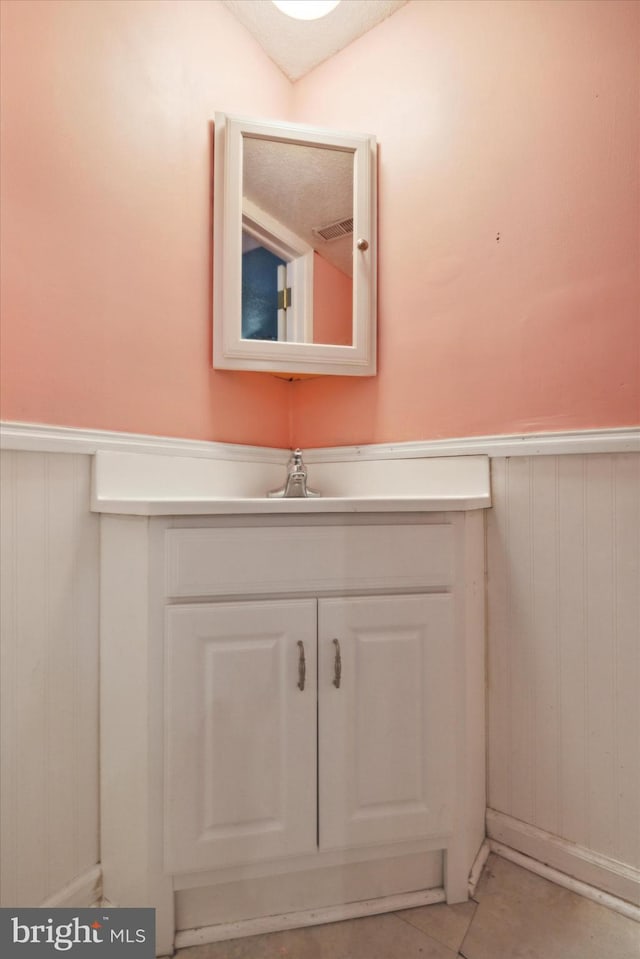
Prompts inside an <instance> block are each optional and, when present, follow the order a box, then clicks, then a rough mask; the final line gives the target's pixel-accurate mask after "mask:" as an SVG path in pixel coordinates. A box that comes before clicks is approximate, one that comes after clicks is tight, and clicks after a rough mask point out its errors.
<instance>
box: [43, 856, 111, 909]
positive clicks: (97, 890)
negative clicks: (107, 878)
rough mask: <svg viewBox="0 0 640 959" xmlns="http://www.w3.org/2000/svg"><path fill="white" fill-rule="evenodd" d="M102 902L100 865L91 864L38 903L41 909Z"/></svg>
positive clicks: (91, 904)
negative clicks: (89, 867) (80, 873)
mask: <svg viewBox="0 0 640 959" xmlns="http://www.w3.org/2000/svg"><path fill="white" fill-rule="evenodd" d="M101 904H102V867H101V866H100V865H96V866H92V867H91V869H87V871H86V872H83V873H82V875H80V876H77V877H76V878H75V879H74V880H72V882H70V883H68V884H67V885H66V886H63V887H62V889H59V890H58V891H57V892H56V893H54V894H53V895H52V896H49V897H48V899H45V900H44V902H42V903H41V904H40V907H41V908H43V909H57V908H63V909H64V908H68V909H85V908H90V907H92V906H99V905H101Z"/></svg>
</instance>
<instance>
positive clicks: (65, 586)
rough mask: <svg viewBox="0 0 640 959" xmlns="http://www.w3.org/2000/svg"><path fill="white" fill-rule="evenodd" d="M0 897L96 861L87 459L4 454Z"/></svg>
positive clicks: (6, 899)
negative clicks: (0, 854)
mask: <svg viewBox="0 0 640 959" xmlns="http://www.w3.org/2000/svg"><path fill="white" fill-rule="evenodd" d="M0 468H1V473H0V483H1V487H0V490H1V495H0V503H1V509H2V513H1V523H2V526H1V532H2V537H1V539H2V580H1V590H2V594H1V595H2V604H1V606H2V645H1V661H0V662H1V674H0V683H1V686H0V692H1V704H2V705H1V709H2V713H1V719H2V724H1V725H2V728H1V734H2V740H1V744H2V753H1V792H0V799H1V805H0V816H1V818H0V838H1V841H2V859H1V867H0V880H1V886H0V896H1V899H0V901H1V903H2V905H3V906H12V905H20V906H37V905H39V904H40V903H41V902H43V901H44V900H45V899H47V898H49V897H50V896H55V895H56V894H57V893H58V892H59V890H60V889H62V888H63V887H65V886H66V885H67V884H69V883H72V882H73V881H74V880H75V879H77V878H78V877H79V876H81V875H82V874H84V873H85V872H86V871H87V870H88V869H90V868H91V867H92V866H94V865H95V863H97V861H98V856H99V854H98V555H99V554H98V542H99V541H98V536H99V527H98V518H97V517H96V516H94V515H92V514H91V513H90V512H89V494H90V489H89V480H90V457H88V456H76V455H67V454H48V453H23V452H3V453H2V456H1V457H0Z"/></svg>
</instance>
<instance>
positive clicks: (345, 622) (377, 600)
mask: <svg viewBox="0 0 640 959" xmlns="http://www.w3.org/2000/svg"><path fill="white" fill-rule="evenodd" d="M452 606H453V600H452V597H451V595H450V594H430V595H422V596H416V595H411V596H386V597H369V598H360V597H358V598H354V599H322V600H319V603H318V614H319V630H318V644H319V645H318V664H319V665H318V671H319V702H318V714H319V731H318V742H319V757H318V766H319V815H320V821H319V837H320V848H321V849H339V848H345V847H349V846H360V845H368V844H372V843H381V842H396V841H404V840H408V839H413V838H418V837H428V836H430V835H438V836H442V835H443V834H446V833H447V832H448V831H450V830H451V825H452V824H451V810H452V806H453V803H452V799H453V795H452V793H453V777H454V771H455V732H454V722H455V703H454V701H453V697H452V691H453V689H454V688H455V685H454V681H453V680H454V677H453V664H454V634H453V609H452ZM336 640H337V643H336V642H335V641H336ZM338 644H339V653H340V658H341V670H339V669H338V668H337V656H338ZM338 672H340V673H341V674H340V677H339V686H338V685H336V683H337V682H338V675H337V673H338Z"/></svg>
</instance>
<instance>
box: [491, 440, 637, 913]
mask: <svg viewBox="0 0 640 959" xmlns="http://www.w3.org/2000/svg"><path fill="white" fill-rule="evenodd" d="M492 495H493V504H494V508H493V509H492V510H490V511H489V513H488V519H487V523H488V542H487V549H488V570H489V575H488V679H489V702H488V716H489V736H488V739H489V807H490V809H492V810H495V811H496V812H498V813H501V814H503V815H502V816H499V817H496V816H492V815H491V813H490V815H489V834H490V835H492V833H493V834H494V838H496V839H501V841H503V842H506V843H507V844H510V845H514V846H515V847H516V848H520V849H521V851H522V852H524V853H526V854H528V855H533V856H535V857H536V858H543V857H544V855H549V856H550V858H547V859H544V861H550V862H553V856H554V855H555V853H553V852H552V845H553V846H554V848H555V851H556V852H558V850H560V849H561V850H562V853H563V860H562V865H560V866H559V868H562V869H564V870H565V871H569V872H571V873H572V874H573V875H575V876H576V877H577V878H579V879H584V881H586V882H590V881H593V871H592V866H594V865H597V866H598V867H599V869H600V873H599V877H600V880H601V881H602V882H603V888H609V889H610V891H612V892H614V894H616V895H621V896H622V897H623V898H628V897H629V885H628V881H629V880H630V879H633V878H634V876H635V881H636V886H635V888H636V890H637V889H638V886H637V880H638V879H640V873H638V871H637V870H638V867H639V866H640V814H639V811H640V693H639V691H640V535H639V530H640V455H638V454H633V453H628V454H611V455H590V456H582V455H574V456H540V457H530V458H529V457H522V458H516V459H509V458H507V459H496V460H493V461H492ZM518 824H520V827H523V825H524V824H527V825H529V826H532V827H535V830H534V832H533V833H532V831H531V830H527V829H526V828H518ZM507 826H509V829H508V837H507V836H506V833H505V829H506V828H507ZM496 829H498V833H496ZM544 834H549V842H547V843H546V844H545V843H544V842H543V843H542V846H541V845H540V842H541V837H542V838H544ZM532 836H535V839H536V842H537V845H536V846H535V851H534V847H533V846H532V845H531V842H530V841H529V840H532ZM552 837H556V838H557V839H559V840H565V841H566V842H564V843H557V842H556V843H555V844H553V843H552V842H551V839H552ZM523 844H524V845H526V846H527V848H523ZM569 844H573V845H574V846H575V847H576V854H575V855H574V856H573V857H571V856H568V855H567V853H568V851H569ZM545 850H546V851H545ZM585 851H590V852H591V853H593V854H595V856H593V857H591V861H590V862H588V863H587V860H586V859H585ZM556 858H557V857H556ZM587 858H589V857H587ZM607 860H610V861H611V865H612V868H611V869H610V870H609V873H610V875H609V879H608V880H607V882H608V886H607V884H606V883H605V881H604V880H605V879H606V878H607V877H606V875H605V873H607V868H606V865H607ZM581 864H582V865H581ZM585 864H586V865H585ZM619 864H626V865H627V866H630V867H632V870H631V872H630V871H629V870H625V869H623V868H622V869H618V868H617V866H618V865H619ZM634 869H635V873H634V872H633V870H634ZM585 870H586V873H585ZM590 870H591V871H590ZM620 875H623V877H624V882H623V883H622V884H621V883H620V882H619V881H618V880H619V876H620ZM616 877H618V878H616ZM609 880H610V881H609Z"/></svg>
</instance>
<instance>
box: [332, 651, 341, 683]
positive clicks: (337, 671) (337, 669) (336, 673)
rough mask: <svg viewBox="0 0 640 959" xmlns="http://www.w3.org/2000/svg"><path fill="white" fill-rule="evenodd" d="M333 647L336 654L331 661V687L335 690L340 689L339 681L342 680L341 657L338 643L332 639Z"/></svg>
mask: <svg viewBox="0 0 640 959" xmlns="http://www.w3.org/2000/svg"><path fill="white" fill-rule="evenodd" d="M333 645H334V646H335V648H336V653H335V657H334V660H333V685H334V686H335V687H336V689H340V680H341V679H342V656H341V655H340V643H339V641H338V640H337V639H334V641H333Z"/></svg>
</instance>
